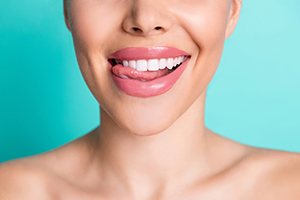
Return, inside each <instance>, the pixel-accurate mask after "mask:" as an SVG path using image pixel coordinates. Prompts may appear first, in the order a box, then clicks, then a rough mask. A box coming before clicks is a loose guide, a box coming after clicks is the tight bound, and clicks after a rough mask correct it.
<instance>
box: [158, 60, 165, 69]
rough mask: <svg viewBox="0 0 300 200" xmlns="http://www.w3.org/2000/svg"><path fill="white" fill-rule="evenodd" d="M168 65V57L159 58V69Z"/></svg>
mask: <svg viewBox="0 0 300 200" xmlns="http://www.w3.org/2000/svg"><path fill="white" fill-rule="evenodd" d="M166 66H167V59H165V58H162V59H160V60H159V69H164V68H165V67H166Z"/></svg>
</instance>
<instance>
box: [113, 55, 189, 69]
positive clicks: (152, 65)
mask: <svg viewBox="0 0 300 200" xmlns="http://www.w3.org/2000/svg"><path fill="white" fill-rule="evenodd" d="M186 59H187V57H186V56H179V57H176V58H161V59H149V60H117V63H118V64H122V65H123V66H124V67H131V68H133V69H136V70H137V71H147V70H148V71H157V70H160V69H164V68H166V67H167V68H168V69H172V68H173V67H175V66H177V65H179V64H181V63H183V62H184V61H185V60H186Z"/></svg>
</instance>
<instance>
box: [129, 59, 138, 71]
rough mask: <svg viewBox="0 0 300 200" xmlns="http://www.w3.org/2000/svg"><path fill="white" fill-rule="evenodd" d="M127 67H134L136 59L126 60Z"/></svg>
mask: <svg viewBox="0 0 300 200" xmlns="http://www.w3.org/2000/svg"><path fill="white" fill-rule="evenodd" d="M128 65H129V67H131V68H133V69H136V61H135V60H130V61H129V62H128Z"/></svg>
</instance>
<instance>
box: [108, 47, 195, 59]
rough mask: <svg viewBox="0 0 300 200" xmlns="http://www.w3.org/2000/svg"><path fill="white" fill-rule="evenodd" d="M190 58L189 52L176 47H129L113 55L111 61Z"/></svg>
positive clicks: (110, 57)
mask: <svg viewBox="0 0 300 200" xmlns="http://www.w3.org/2000/svg"><path fill="white" fill-rule="evenodd" d="M179 56H190V55H189V54H188V53H187V52H185V51H183V50H180V49H177V48H174V47H164V46H162V47H127V48H123V49H120V50H117V51H116V52H114V53H112V54H111V56H109V59H118V60H141V59H146V60H148V59H160V58H175V57H179Z"/></svg>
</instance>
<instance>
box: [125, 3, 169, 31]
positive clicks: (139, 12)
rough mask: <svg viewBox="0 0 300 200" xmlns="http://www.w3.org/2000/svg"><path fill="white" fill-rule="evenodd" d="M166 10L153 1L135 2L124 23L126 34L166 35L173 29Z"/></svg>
mask: <svg viewBox="0 0 300 200" xmlns="http://www.w3.org/2000/svg"><path fill="white" fill-rule="evenodd" d="M171 24H172V22H171V18H170V17H169V16H168V14H167V10H166V8H164V7H162V6H159V5H158V3H157V2H156V3H155V4H154V2H152V1H145V0H144V1H143V0H140V1H134V3H133V5H132V6H131V7H130V8H129V9H128V12H127V15H126V17H125V18H124V21H123V24H122V26H123V29H124V30H125V32H127V33H129V34H132V35H137V36H153V35H159V34H163V33H165V32H166V31H167V30H168V29H169V28H170V27H171Z"/></svg>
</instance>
